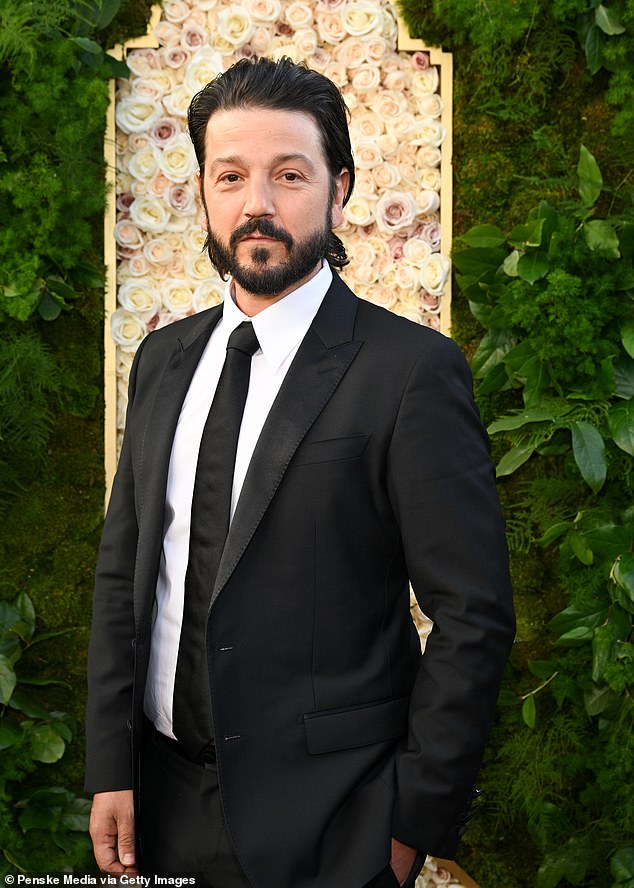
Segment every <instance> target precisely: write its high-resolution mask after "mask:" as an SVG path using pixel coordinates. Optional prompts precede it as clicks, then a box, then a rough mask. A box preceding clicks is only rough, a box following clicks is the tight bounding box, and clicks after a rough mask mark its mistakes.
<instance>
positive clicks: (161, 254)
mask: <svg viewBox="0 0 634 888" xmlns="http://www.w3.org/2000/svg"><path fill="white" fill-rule="evenodd" d="M143 253H144V255H145V257H146V258H147V260H148V262H151V263H152V265H169V263H170V262H171V261H172V253H173V250H172V248H171V247H170V245H169V244H168V243H167V240H166V239H165V238H163V237H153V238H152V239H151V240H149V241H148V242H147V243H146V244H145V245H144V247H143Z"/></svg>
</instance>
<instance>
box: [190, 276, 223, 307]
mask: <svg viewBox="0 0 634 888" xmlns="http://www.w3.org/2000/svg"><path fill="white" fill-rule="evenodd" d="M224 297H225V283H224V281H221V280H219V279H216V280H214V279H211V280H208V281H204V282H203V283H202V284H198V286H197V287H196V289H195V290H194V295H193V298H192V307H193V309H194V311H195V312H198V311H204V310H205V309H206V308H211V307H212V305H218V304H219V303H221V302H222V300H223V299H224Z"/></svg>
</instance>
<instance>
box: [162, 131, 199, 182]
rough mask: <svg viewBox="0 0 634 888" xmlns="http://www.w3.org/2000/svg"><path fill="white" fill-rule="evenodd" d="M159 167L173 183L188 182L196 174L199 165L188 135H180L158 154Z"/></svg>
mask: <svg viewBox="0 0 634 888" xmlns="http://www.w3.org/2000/svg"><path fill="white" fill-rule="evenodd" d="M157 160H158V165H159V167H160V169H161V170H162V171H163V172H164V173H165V175H166V176H167V178H168V179H171V180H172V182H187V181H188V180H189V179H190V178H191V177H192V176H193V175H194V173H195V172H196V169H197V166H198V163H197V161H196V155H195V154H194V146H193V145H192V143H191V140H190V138H189V136H188V135H187V134H186V133H180V134H179V135H178V136H174V138H173V139H170V141H169V142H168V143H167V144H166V145H165V147H164V148H163V150H162V151H159V153H158V157H157Z"/></svg>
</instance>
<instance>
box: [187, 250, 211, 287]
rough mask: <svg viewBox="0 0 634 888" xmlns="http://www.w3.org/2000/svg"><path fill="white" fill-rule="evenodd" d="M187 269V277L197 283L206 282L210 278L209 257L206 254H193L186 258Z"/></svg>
mask: <svg viewBox="0 0 634 888" xmlns="http://www.w3.org/2000/svg"><path fill="white" fill-rule="evenodd" d="M185 269H186V273H187V277H190V278H193V279H194V280H196V281H204V280H206V279H207V278H208V277H209V271H210V267H209V257H208V256H207V254H206V253H202V254H201V255H199V256H193V255H192V254H191V253H190V254H188V255H187V256H186V257H185Z"/></svg>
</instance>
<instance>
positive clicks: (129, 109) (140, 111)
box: [115, 93, 161, 133]
mask: <svg viewBox="0 0 634 888" xmlns="http://www.w3.org/2000/svg"><path fill="white" fill-rule="evenodd" d="M160 116H161V106H160V104H159V103H157V102H155V101H152V100H150V99H145V98H142V97H141V96H138V95H135V94H134V93H133V94H131V95H129V96H124V97H123V98H122V99H120V100H119V101H118V102H117V107H116V110H115V119H116V122H117V126H118V127H120V129H122V130H123V132H124V133H141V132H143V131H144V130H147V129H149V128H150V127H151V126H152V125H153V124H154V123H156V121H157V120H158V119H159V117H160Z"/></svg>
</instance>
